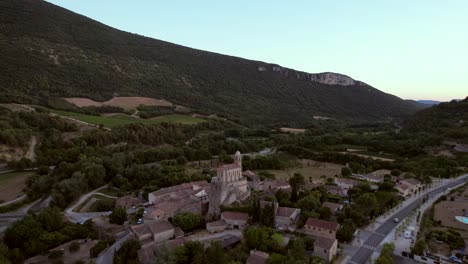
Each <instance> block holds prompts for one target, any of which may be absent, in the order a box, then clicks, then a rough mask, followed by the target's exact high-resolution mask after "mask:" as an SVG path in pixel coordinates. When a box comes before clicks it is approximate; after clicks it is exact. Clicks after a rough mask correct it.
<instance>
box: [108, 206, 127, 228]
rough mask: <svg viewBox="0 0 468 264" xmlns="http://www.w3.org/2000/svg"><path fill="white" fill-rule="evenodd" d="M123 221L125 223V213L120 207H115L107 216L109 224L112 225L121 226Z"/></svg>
mask: <svg viewBox="0 0 468 264" xmlns="http://www.w3.org/2000/svg"><path fill="white" fill-rule="evenodd" d="M125 221H127V211H126V210H125V208H123V207H120V206H117V207H115V208H114V210H112V213H111V214H110V215H109V222H110V223H112V224H118V225H123V223H124V222H125Z"/></svg>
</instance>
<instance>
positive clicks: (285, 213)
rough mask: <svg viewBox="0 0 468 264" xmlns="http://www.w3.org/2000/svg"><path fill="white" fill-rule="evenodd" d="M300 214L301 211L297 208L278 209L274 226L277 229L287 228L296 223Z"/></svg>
mask: <svg viewBox="0 0 468 264" xmlns="http://www.w3.org/2000/svg"><path fill="white" fill-rule="evenodd" d="M300 214H301V209H299V208H290V207H278V209H277V210H276V216H275V226H276V227H277V228H287V227H289V226H290V225H292V224H294V223H295V222H296V221H297V219H298V218H299V215H300Z"/></svg>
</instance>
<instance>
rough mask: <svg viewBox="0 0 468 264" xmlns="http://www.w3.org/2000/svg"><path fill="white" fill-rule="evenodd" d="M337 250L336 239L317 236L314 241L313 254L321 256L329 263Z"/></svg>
mask: <svg viewBox="0 0 468 264" xmlns="http://www.w3.org/2000/svg"><path fill="white" fill-rule="evenodd" d="M337 252H338V240H336V239H329V238H324V237H317V238H316V239H315V241H314V253H313V255H314V256H318V257H321V258H323V259H324V260H325V261H326V262H327V263H330V262H331V261H332V260H333V258H334V257H335V256H336V253H337Z"/></svg>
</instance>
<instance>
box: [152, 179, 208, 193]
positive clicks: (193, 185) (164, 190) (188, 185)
mask: <svg viewBox="0 0 468 264" xmlns="http://www.w3.org/2000/svg"><path fill="white" fill-rule="evenodd" d="M208 185H209V183H208V182H207V181H196V182H189V183H182V184H179V185H174V186H170V187H167V188H162V189H160V190H157V191H155V192H152V194H153V195H155V196H160V195H164V194H168V193H172V192H177V191H182V190H188V189H191V190H197V189H199V188H201V187H204V186H208Z"/></svg>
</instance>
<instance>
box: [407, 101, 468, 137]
mask: <svg viewBox="0 0 468 264" xmlns="http://www.w3.org/2000/svg"><path fill="white" fill-rule="evenodd" d="M404 129H405V130H407V131H410V132H428V133H432V134H435V135H438V136H441V137H443V138H446V139H454V140H457V141H460V142H463V143H468V97H467V98H465V99H464V100H461V101H455V100H453V101H451V102H447V103H440V104H438V105H435V106H432V107H431V108H428V109H424V110H422V111H419V112H417V113H416V114H414V115H413V116H411V118H409V119H408V120H406V121H405V123H404Z"/></svg>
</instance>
